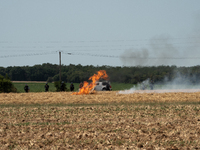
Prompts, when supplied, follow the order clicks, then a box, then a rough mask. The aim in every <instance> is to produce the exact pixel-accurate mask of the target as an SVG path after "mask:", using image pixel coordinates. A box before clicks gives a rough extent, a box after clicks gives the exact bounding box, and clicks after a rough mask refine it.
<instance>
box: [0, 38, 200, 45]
mask: <svg viewBox="0 0 200 150" xmlns="http://www.w3.org/2000/svg"><path fill="white" fill-rule="evenodd" d="M166 39H167V40H184V39H200V37H175V38H170V37H167V38H154V39H153V40H156V41H162V40H166ZM149 40H150V39H125V40H124V39H120V40H73V41H62V40H55V41H17V42H14V41H7V40H5V41H0V44H3V43H4V44H11V43H27V44H28V43H86V42H88V43H90V42H91V43H99V42H132V41H149Z"/></svg>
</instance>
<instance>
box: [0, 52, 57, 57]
mask: <svg viewBox="0 0 200 150" xmlns="http://www.w3.org/2000/svg"><path fill="white" fill-rule="evenodd" d="M55 53H56V52H44V53H32V54H19V55H18V54H16V55H4V56H0V58H8V57H22V56H36V55H48V54H55Z"/></svg>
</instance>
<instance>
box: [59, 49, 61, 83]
mask: <svg viewBox="0 0 200 150" xmlns="http://www.w3.org/2000/svg"><path fill="white" fill-rule="evenodd" d="M59 61H60V67H59V75H60V81H61V52H60V51H59Z"/></svg>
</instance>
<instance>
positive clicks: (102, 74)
mask: <svg viewBox="0 0 200 150" xmlns="http://www.w3.org/2000/svg"><path fill="white" fill-rule="evenodd" d="M100 78H103V79H107V78H108V75H107V74H106V71H105V70H100V71H98V72H97V74H94V75H93V76H91V77H90V78H89V80H92V82H91V83H89V82H87V81H84V82H83V87H82V88H81V89H80V90H79V92H74V93H72V95H81V94H90V93H91V92H92V91H93V90H94V87H95V85H96V82H97V81H98V80H99V79H100Z"/></svg>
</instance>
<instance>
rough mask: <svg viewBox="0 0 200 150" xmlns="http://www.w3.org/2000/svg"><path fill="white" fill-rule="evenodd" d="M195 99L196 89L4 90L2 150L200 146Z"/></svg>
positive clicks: (0, 128)
mask: <svg viewBox="0 0 200 150" xmlns="http://www.w3.org/2000/svg"><path fill="white" fill-rule="evenodd" d="M179 102H184V103H186V104H184V103H179ZM188 102H193V104H191V103H188ZM199 102H200V92H196V93H193V92H190V93H186V92H175V93H173V92H170V93H156V92H153V93H149V92H147V93H144V92H137V93H132V94H119V93H118V92H96V93H94V94H90V95H71V93H69V92H60V93H9V94H5V93H3V94H0V104H1V109H0V147H1V148H0V149H149V150H150V149H152V150H153V149H200V105H199V104H200V103H199ZM57 103H61V104H63V106H62V105H59V106H57V105H56V104H57ZM187 103H188V104H187ZM7 104H8V105H7ZM19 104H20V105H19ZM21 104H22V105H21ZM29 104H31V105H29ZM34 104H41V105H40V106H38V105H34ZM48 104H50V105H48ZM54 104H55V105H54ZM66 104H72V105H66ZM6 105H7V106H6ZM15 105H16V106H15Z"/></svg>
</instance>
